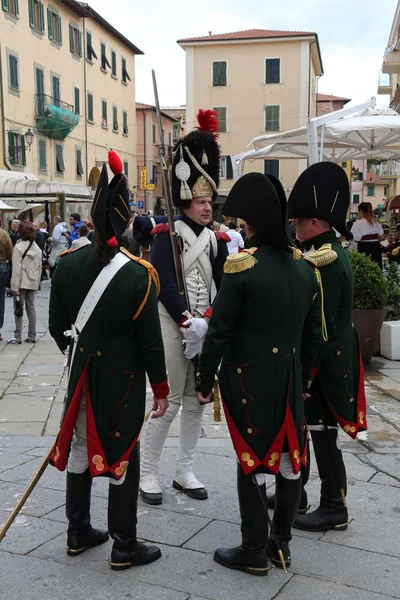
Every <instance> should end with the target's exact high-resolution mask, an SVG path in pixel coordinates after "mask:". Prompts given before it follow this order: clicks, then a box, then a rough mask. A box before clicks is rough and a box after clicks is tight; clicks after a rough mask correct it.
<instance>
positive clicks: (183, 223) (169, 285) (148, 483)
mask: <svg viewBox="0 0 400 600" xmlns="http://www.w3.org/2000/svg"><path fill="white" fill-rule="evenodd" d="M208 114H210V115H211V116H210V117H207V115H208ZM215 114H216V113H214V112H212V111H210V113H208V112H203V111H200V113H199V115H198V118H199V119H200V120H202V124H200V122H199V124H200V128H199V130H195V131H192V132H190V133H189V134H188V135H187V136H186V137H185V138H183V139H182V140H180V141H179V143H178V144H177V146H176V148H175V151H174V158H173V164H172V183H171V188H172V200H173V203H174V205H175V206H176V207H177V208H178V209H179V210H180V211H181V216H180V219H179V220H177V221H176V222H175V229H176V233H177V235H178V236H179V237H178V239H179V244H180V247H181V250H182V258H183V270H184V275H183V276H184V279H185V281H186V288H187V292H188V298H189V305H190V306H186V304H185V299H184V297H183V296H182V295H180V294H179V293H178V287H177V279H176V274H175V269H174V261H173V254H172V247H171V240H170V237H171V236H170V234H169V228H168V224H166V223H165V224H161V225H158V226H156V227H155V228H154V229H153V234H154V235H155V239H154V243H153V244H152V246H151V263H152V264H153V265H154V267H155V268H156V269H157V271H158V274H159V276H160V283H161V291H160V296H159V305H158V309H159V314H160V320H161V328H162V335H163V341H164V347H165V353H166V361H167V371H168V377H169V383H170V387H171V393H170V395H169V397H168V400H169V407H168V409H167V411H166V413H165V415H164V416H163V417H161V418H160V419H157V421H149V423H148V425H147V427H146V431H145V434H144V439H143V445H144V451H143V457H142V476H141V480H140V493H141V497H142V499H143V500H144V501H145V502H147V503H148V504H161V503H162V490H161V486H160V479H159V466H160V458H161V453H162V450H163V447H164V443H165V439H166V437H167V434H168V430H169V428H170V425H171V423H172V421H173V420H174V419H175V417H176V416H177V414H178V411H179V409H180V408H181V407H182V411H181V415H180V432H179V441H180V449H179V457H178V461H177V463H176V466H175V475H174V479H173V487H174V488H175V489H178V490H182V491H184V492H185V493H186V494H187V495H188V496H190V498H194V499H196V500H205V499H206V498H207V497H208V494H207V490H206V489H205V487H204V485H203V483H201V482H200V481H199V480H198V479H197V478H196V476H195V475H194V473H193V461H194V454H195V450H196V445H197V441H198V439H199V436H200V432H201V424H202V419H203V414H204V407H203V406H200V404H199V403H198V402H197V398H196V392H195V380H194V365H193V361H192V359H194V358H195V357H196V356H197V354H198V353H199V352H200V349H201V343H202V339H203V337H204V335H205V333H206V331H207V327H208V325H207V322H208V318H209V316H210V315H211V312H212V307H211V286H212V281H214V282H215V284H216V287H217V289H218V288H219V286H220V283H221V280H222V276H223V265H224V262H225V260H226V257H227V255H228V249H227V245H226V241H229V238H228V237H227V236H226V235H224V234H220V233H214V232H213V231H211V229H209V228H208V227H207V225H208V224H209V223H210V221H211V219H212V202H213V200H214V199H215V198H216V197H217V189H218V183H219V147H218V144H217V142H216V140H215V138H214V135H213V133H211V132H212V131H213V132H215V127H216V125H217V123H218V122H217V121H216V119H215V116H213V115H215ZM201 115H206V120H207V123H204V118H203V119H202V116H201ZM189 173H190V175H189ZM187 175H189V177H187ZM137 218H138V217H137ZM219 238H220V239H219ZM224 240H225V241H224ZM183 342H184V346H183V345H182V343H183Z"/></svg>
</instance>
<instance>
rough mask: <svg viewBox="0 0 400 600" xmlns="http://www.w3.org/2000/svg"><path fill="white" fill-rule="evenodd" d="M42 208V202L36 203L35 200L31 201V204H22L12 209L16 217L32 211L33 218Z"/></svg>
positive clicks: (43, 207)
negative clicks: (20, 206)
mask: <svg viewBox="0 0 400 600" xmlns="http://www.w3.org/2000/svg"><path fill="white" fill-rule="evenodd" d="M44 209H45V206H44V204H36V203H35V202H32V203H31V204H24V206H23V207H22V208H19V207H17V208H14V210H15V211H16V213H17V217H20V216H21V215H22V214H23V213H24V212H28V211H32V216H33V218H35V217H37V216H38V215H40V213H42V212H43V211H44Z"/></svg>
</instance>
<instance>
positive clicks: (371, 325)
mask: <svg viewBox="0 0 400 600" xmlns="http://www.w3.org/2000/svg"><path fill="white" fill-rule="evenodd" d="M386 312H387V309H386V308H371V309H368V310H353V323H354V326H355V328H356V329H357V333H358V337H359V339H360V350H361V357H362V359H363V362H368V361H370V360H371V358H372V356H373V354H374V353H376V352H377V351H378V349H379V343H380V332H381V327H382V323H383V321H384V320H385V317H386Z"/></svg>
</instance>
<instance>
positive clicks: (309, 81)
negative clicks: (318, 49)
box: [307, 40, 318, 118]
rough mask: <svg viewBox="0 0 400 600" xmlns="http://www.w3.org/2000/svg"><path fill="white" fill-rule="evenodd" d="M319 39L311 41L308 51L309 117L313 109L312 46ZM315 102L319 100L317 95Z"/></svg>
mask: <svg viewBox="0 0 400 600" xmlns="http://www.w3.org/2000/svg"><path fill="white" fill-rule="evenodd" d="M316 43H317V41H316V40H314V41H313V42H311V44H310V45H309V52H308V111H307V112H308V118H310V111H311V98H310V92H311V62H312V61H311V46H312V45H313V44H316ZM315 102H316V104H317V103H318V102H317V97H316V96H315Z"/></svg>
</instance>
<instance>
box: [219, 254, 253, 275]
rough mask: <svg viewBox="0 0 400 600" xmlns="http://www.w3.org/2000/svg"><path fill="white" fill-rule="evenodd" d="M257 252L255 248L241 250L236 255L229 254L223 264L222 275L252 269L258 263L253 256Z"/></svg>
mask: <svg viewBox="0 0 400 600" xmlns="http://www.w3.org/2000/svg"><path fill="white" fill-rule="evenodd" d="M255 252H257V248H250V249H249V250H243V251H242V252H239V253H238V254H230V255H229V256H228V258H227V259H226V262H225V264H224V273H241V272H242V271H247V269H252V268H253V267H254V265H256V264H257V263H258V260H257V259H256V258H254V256H253V254H254V253H255Z"/></svg>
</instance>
